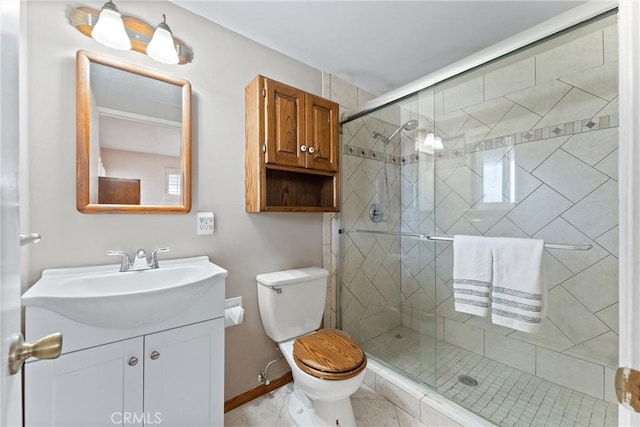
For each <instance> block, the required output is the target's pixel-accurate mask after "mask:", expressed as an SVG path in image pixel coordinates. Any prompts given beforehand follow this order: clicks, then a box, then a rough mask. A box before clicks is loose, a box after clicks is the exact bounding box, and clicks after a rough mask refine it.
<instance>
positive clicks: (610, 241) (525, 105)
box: [401, 18, 618, 402]
mask: <svg viewBox="0 0 640 427" xmlns="http://www.w3.org/2000/svg"><path fill="white" fill-rule="evenodd" d="M616 40H617V36H616V27H615V23H614V21H612V19H611V18H608V20H603V21H600V22H598V23H595V24H592V25H590V26H587V27H585V28H582V29H580V30H577V31H576V32H575V33H574V34H571V35H568V36H565V37H564V38H561V39H556V40H552V41H551V42H549V43H548V44H546V45H541V46H537V47H535V48H533V49H532V53H529V54H528V55H527V53H526V52H525V53H524V54H518V55H516V56H514V57H512V58H509V59H508V60H506V61H502V62H501V63H499V64H493V65H491V66H488V67H486V68H485V70H484V71H482V72H474V73H472V74H469V75H468V76H463V77H462V78H458V79H456V80H455V81H452V82H446V83H445V84H442V85H440V86H438V87H436V88H435V91H434V101H433V105H434V113H435V114H433V115H432V114H430V113H428V112H427V113H426V114H424V119H425V120H426V121H427V122H435V125H436V127H437V133H438V134H439V135H440V136H441V137H442V138H443V141H444V145H445V148H446V149H445V150H442V151H439V152H436V159H435V181H436V182H435V200H433V202H434V203H435V206H436V208H435V220H436V226H437V230H436V232H437V233H441V234H447V235H454V234H473V235H487V236H504V237H532V238H541V239H544V240H545V241H548V242H557V243H589V244H591V245H593V248H592V249H591V250H589V251H584V252H579V251H566V250H564V251H563V250H546V251H545V257H544V270H545V278H546V281H547V285H548V289H549V312H548V315H547V320H546V321H545V322H544V325H543V328H542V331H541V332H540V333H538V334H528V333H522V332H516V331H514V330H511V329H507V328H502V327H498V326H495V325H492V324H491V323H490V322H489V321H488V320H487V319H485V318H480V317H476V316H471V315H467V314H464V313H458V312H456V311H455V310H454V308H453V297H452V265H453V254H452V247H451V244H447V243H438V244H436V246H435V252H436V253H437V256H435V259H434V260H433V261H432V262H429V261H430V259H431V257H430V256H429V255H428V254H429V252H430V250H431V248H433V246H430V245H429V244H423V243H420V244H418V243H415V242H414V243H413V245H414V246H413V247H415V248H417V249H416V250H417V251H418V252H419V254H418V255H415V256H414V255H412V254H411V249H410V250H409V251H408V252H407V251H405V249H406V248H408V247H409V246H408V245H407V246H406V248H405V245H404V239H403V258H402V264H403V269H407V270H412V269H415V268H416V266H418V268H422V267H423V266H424V267H423V269H422V270H421V271H420V272H418V276H420V277H421V278H422V279H423V280H426V281H427V282H424V281H422V282H421V283H420V286H421V287H422V288H423V289H425V288H426V289H436V292H435V295H434V293H431V294H428V293H425V295H423V296H422V298H421V299H422V301H420V300H418V303H413V302H412V301H411V299H410V298H408V299H407V300H405V302H404V304H403V306H402V324H403V325H404V326H407V327H412V328H413V329H420V327H421V324H420V322H419V321H416V317H417V316H418V319H420V317H419V316H422V317H421V318H422V319H423V321H426V323H429V322H432V323H433V320H434V319H435V325H434V326H435V330H436V335H437V337H439V338H441V339H444V340H445V341H447V342H449V343H451V344H455V345H457V346H459V347H462V348H465V349H467V350H470V351H473V352H476V353H478V354H482V355H484V356H486V357H489V358H492V359H495V360H498V361H500V362H502V363H505V364H507V365H510V366H513V367H515V368H518V369H520V370H523V371H525V372H528V373H531V374H534V375H537V376H539V377H542V378H545V379H548V380H549V381H552V382H555V383H559V384H561V385H565V386H568V387H570V388H573V389H575V390H578V391H581V392H584V393H586V394H589V395H592V396H594V397H598V398H604V399H607V400H609V401H613V402H615V397H614V396H613V390H614V388H613V375H614V369H613V368H615V366H616V365H617V350H618V323H617V322H618V258H617V257H618V212H617V204H618V203H617V191H618V182H617V179H618V178H617V155H618V150H617V147H618V128H617V126H618V125H617V123H618V118H617V117H618V115H617V113H618V109H617V108H618V107H617V88H618V80H617V67H618V63H617V42H616ZM415 108H416V109H419V105H417V101H416V107H415ZM422 113H423V111H420V114H421V115H423V114H422ZM419 161H421V160H418V161H414V162H413V163H409V164H406V165H404V166H402V171H401V176H402V179H401V182H402V186H403V187H402V192H401V193H402V195H403V196H404V195H405V194H411V193H414V192H415V187H416V186H418V187H420V188H419V191H420V192H421V193H422V192H424V193H425V194H433V188H432V187H430V183H424V182H423V183H420V182H419V180H420V174H419V173H417V171H418V170H419V169H420V168H424V166H421V165H420V163H417V162H419ZM425 169H428V168H425ZM421 173H422V172H421ZM425 185H426V186H425ZM403 215H404V212H403ZM429 215H433V213H432V212H431V209H429V206H428V204H427V205H425V206H423V207H422V208H420V214H417V215H416V214H413V215H406V217H403V224H406V229H407V230H418V229H420V221H423V220H424V218H426V217H429ZM403 231H405V230H403ZM420 231H422V232H426V231H428V230H424V229H422V230H420ZM417 256H421V257H422V259H423V260H425V261H424V262H421V263H420V262H419V263H416V262H415V261H412V260H414V259H416V257H417ZM434 271H435V275H434V274H433V272H434ZM407 277H411V276H408V275H407ZM412 277H416V274H415V272H414V274H413V275H412ZM430 278H431V279H432V280H431V281H429V279H430ZM403 280H404V275H403ZM416 286H417V285H416ZM417 289H418V288H417ZM429 297H431V299H429ZM425 298H426V299H427V303H426V304H424V300H425ZM407 313H411V314H407ZM430 315H431V317H430ZM433 315H435V317H433ZM424 323H425V322H423V324H424ZM428 330H430V328H426V329H425V328H424V325H422V332H423V333H424V332H425V331H428Z"/></svg>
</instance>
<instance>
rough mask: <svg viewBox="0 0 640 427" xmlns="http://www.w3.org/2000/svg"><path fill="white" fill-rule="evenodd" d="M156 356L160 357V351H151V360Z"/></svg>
mask: <svg viewBox="0 0 640 427" xmlns="http://www.w3.org/2000/svg"><path fill="white" fill-rule="evenodd" d="M158 357H160V353H158V352H157V351H152V352H151V360H156V359H157V358H158Z"/></svg>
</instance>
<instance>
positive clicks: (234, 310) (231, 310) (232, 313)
mask: <svg viewBox="0 0 640 427" xmlns="http://www.w3.org/2000/svg"><path fill="white" fill-rule="evenodd" d="M243 321H244V308H243V307H242V297H234V298H228V299H226V300H224V327H225V328H228V327H230V326H236V325H239V324H241V323H242V322H243Z"/></svg>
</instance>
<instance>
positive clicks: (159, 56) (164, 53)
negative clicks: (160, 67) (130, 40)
mask: <svg viewBox="0 0 640 427" xmlns="http://www.w3.org/2000/svg"><path fill="white" fill-rule="evenodd" d="M147 55H149V56H150V57H152V58H153V59H155V60H156V61H158V62H162V63H163V64H177V63H178V62H179V58H178V52H177V51H176V46H175V44H174V42H173V34H172V33H171V29H170V28H169V26H168V25H167V17H166V15H165V14H164V13H163V14H162V22H161V23H160V24H158V26H157V27H156V30H155V31H154V33H153V37H152V38H151V41H150V42H149V44H148V45H147Z"/></svg>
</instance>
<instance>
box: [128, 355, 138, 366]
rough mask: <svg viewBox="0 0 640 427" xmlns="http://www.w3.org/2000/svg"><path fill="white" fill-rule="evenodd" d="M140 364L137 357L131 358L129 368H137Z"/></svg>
mask: <svg viewBox="0 0 640 427" xmlns="http://www.w3.org/2000/svg"><path fill="white" fill-rule="evenodd" d="M137 364H138V358H137V357H135V356H131V357H130V358H129V366H136V365H137Z"/></svg>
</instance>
